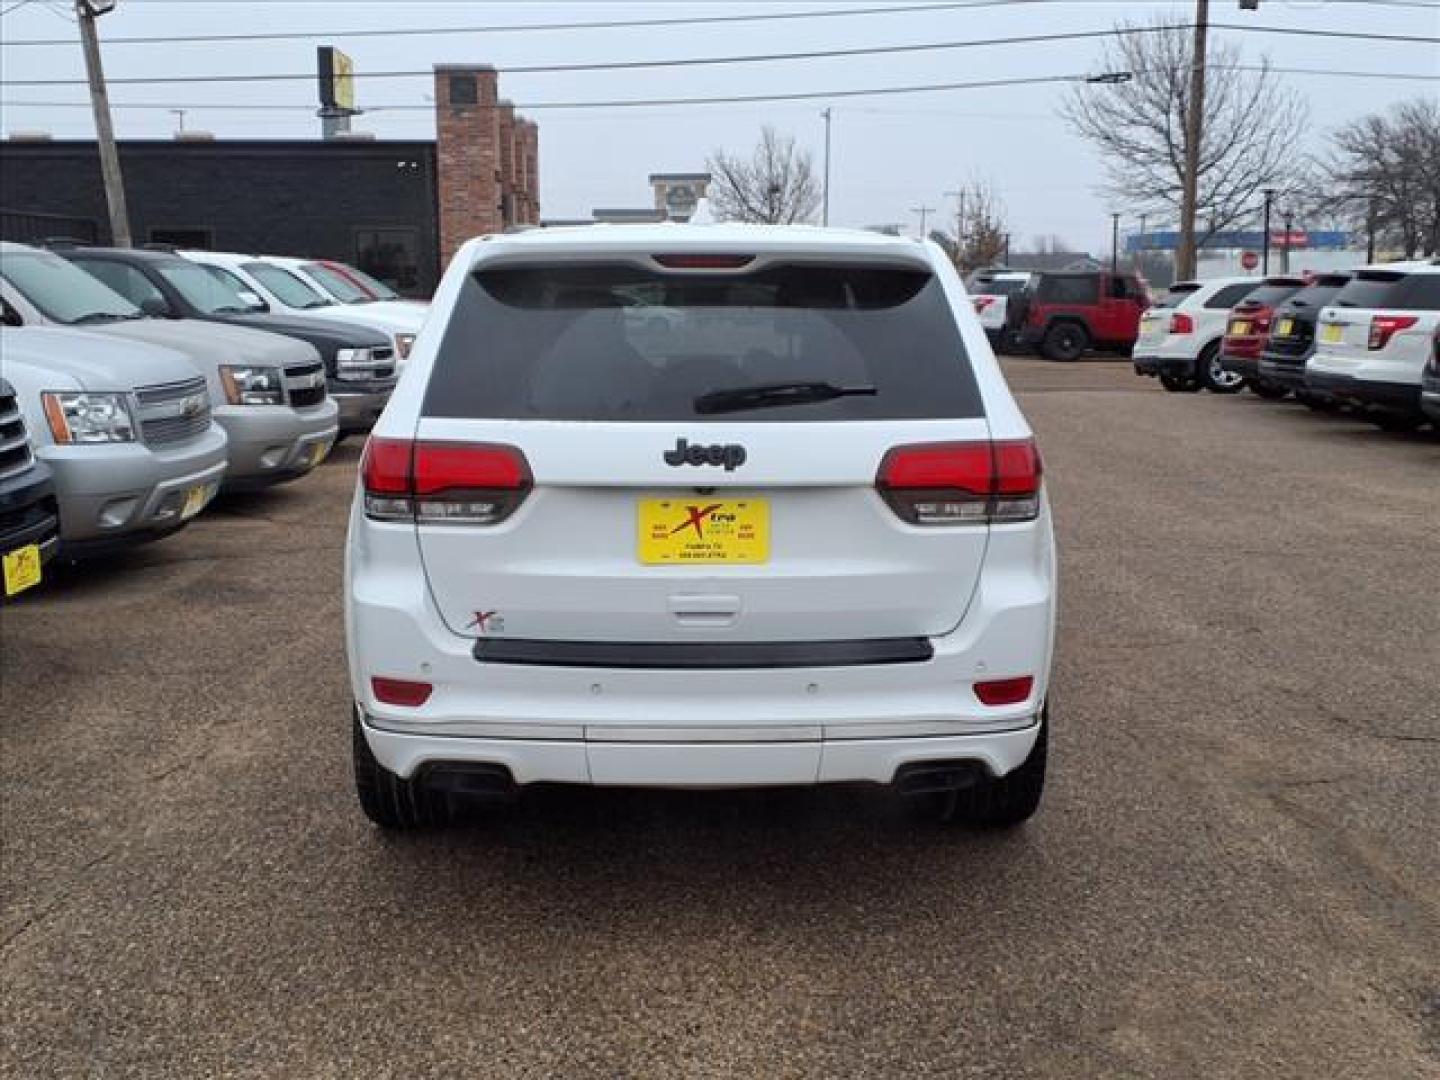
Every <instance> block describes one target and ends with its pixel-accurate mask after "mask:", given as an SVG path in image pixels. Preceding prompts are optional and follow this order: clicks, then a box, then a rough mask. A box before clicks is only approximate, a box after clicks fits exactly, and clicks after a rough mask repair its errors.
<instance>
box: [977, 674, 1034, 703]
mask: <svg viewBox="0 0 1440 1080" xmlns="http://www.w3.org/2000/svg"><path fill="white" fill-rule="evenodd" d="M1034 686H1035V677H1034V676H1033V675H1021V676H1019V677H1018V678H1014V679H988V680H986V681H985V682H977V683H976V684H975V696H976V697H977V698H979V699H980V703H981V704H982V705H1018V704H1020V702H1022V701H1024V700H1025V699H1026V698H1028V697H1029V696H1030V691H1031V690H1032V689H1033V688H1034Z"/></svg>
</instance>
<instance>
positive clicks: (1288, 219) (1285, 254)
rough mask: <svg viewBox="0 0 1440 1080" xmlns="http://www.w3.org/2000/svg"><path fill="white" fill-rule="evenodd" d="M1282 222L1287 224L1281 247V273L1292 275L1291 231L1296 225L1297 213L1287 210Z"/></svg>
mask: <svg viewBox="0 0 1440 1080" xmlns="http://www.w3.org/2000/svg"><path fill="white" fill-rule="evenodd" d="M1282 220H1283V221H1284V222H1285V239H1284V241H1282V243H1281V246H1280V272H1281V273H1282V274H1288V273H1290V230H1291V229H1292V227H1293V226H1294V224H1295V212H1294V211H1293V210H1286V211H1285V216H1284V218H1283V219H1282Z"/></svg>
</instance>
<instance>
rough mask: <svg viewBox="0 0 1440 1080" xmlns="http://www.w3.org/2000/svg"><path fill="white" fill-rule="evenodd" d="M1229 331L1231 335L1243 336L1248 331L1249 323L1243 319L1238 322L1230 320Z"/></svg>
mask: <svg viewBox="0 0 1440 1080" xmlns="http://www.w3.org/2000/svg"><path fill="white" fill-rule="evenodd" d="M1230 333H1231V335H1232V336H1233V337H1245V336H1246V335H1247V334H1249V333H1250V324H1249V323H1248V322H1244V321H1243V320H1242V321H1240V322H1232V323H1231V324H1230Z"/></svg>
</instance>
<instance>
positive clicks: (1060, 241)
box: [1030, 233, 1076, 255]
mask: <svg viewBox="0 0 1440 1080" xmlns="http://www.w3.org/2000/svg"><path fill="white" fill-rule="evenodd" d="M1030 244H1031V247H1032V248H1034V250H1035V251H1036V252H1038V253H1039V254H1041V255H1072V254H1076V251H1075V249H1074V248H1073V247H1071V246H1070V241H1068V240H1066V239H1065V238H1064V237H1063V236H1061V235H1060V234H1059V233H1050V234H1049V235H1043V234H1042V235H1040V236H1037V237H1035V239H1034V240H1032V241H1031V242H1030Z"/></svg>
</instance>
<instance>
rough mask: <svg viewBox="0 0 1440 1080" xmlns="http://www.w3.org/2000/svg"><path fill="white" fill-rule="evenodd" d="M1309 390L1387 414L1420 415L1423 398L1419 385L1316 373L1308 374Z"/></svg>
mask: <svg viewBox="0 0 1440 1080" xmlns="http://www.w3.org/2000/svg"><path fill="white" fill-rule="evenodd" d="M1305 386H1306V388H1307V389H1309V390H1314V391H1316V392H1318V393H1321V394H1328V395H1330V396H1331V397H1335V398H1339V399H1340V400H1341V401H1349V402H1353V403H1355V404H1357V405H1363V406H1365V407H1367V408H1371V409H1379V410H1381V411H1384V412H1394V413H1407V414H1413V413H1418V412H1420V404H1421V396H1420V385H1419V384H1418V383H1392V382H1376V381H1374V380H1371V379H1357V378H1356V377H1355V376H1353V375H1337V374H1334V373H1332V372H1326V371H1316V370H1315V369H1314V368H1313V367H1311V368H1308V369H1307V370H1306V372H1305Z"/></svg>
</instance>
